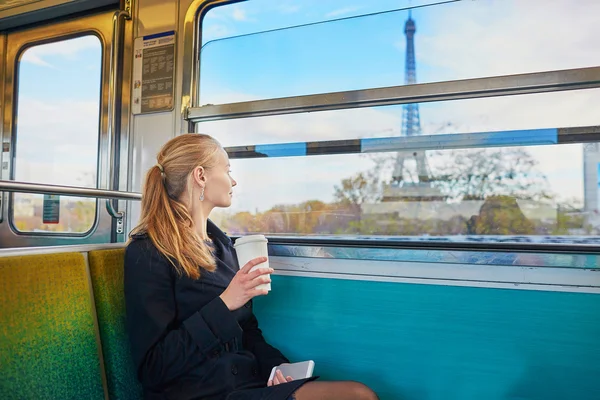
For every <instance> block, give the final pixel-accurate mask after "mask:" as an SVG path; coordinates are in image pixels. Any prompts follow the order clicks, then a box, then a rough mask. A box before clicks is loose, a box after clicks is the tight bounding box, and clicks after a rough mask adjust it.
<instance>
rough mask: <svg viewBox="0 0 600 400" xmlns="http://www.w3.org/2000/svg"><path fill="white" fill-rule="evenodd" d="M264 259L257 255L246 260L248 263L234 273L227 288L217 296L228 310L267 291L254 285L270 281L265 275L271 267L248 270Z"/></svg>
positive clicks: (265, 258)
mask: <svg viewBox="0 0 600 400" xmlns="http://www.w3.org/2000/svg"><path fill="white" fill-rule="evenodd" d="M265 261H267V257H258V258H255V259H253V260H250V261H248V263H247V264H246V265H244V267H243V268H242V269H240V270H239V271H238V272H237V273H236V274H235V276H234V277H233V279H232V280H231V282H230V283H229V286H227V289H225V291H224V292H223V293H221V295H220V296H219V297H220V298H221V300H223V303H225V305H226V306H227V308H228V309H229V310H230V311H234V310H237V309H238V308H241V307H242V306H243V305H244V304H246V303H247V302H248V301H250V300H251V299H252V298H253V297H256V296H261V295H265V294H267V293H269V291H268V290H267V289H256V287H257V286H258V285H262V284H264V283H269V282H271V278H270V277H268V276H266V275H268V274H271V273H273V269H272V268H257V269H256V270H254V271H252V272H250V270H251V269H252V267H254V266H256V265H258V264H261V263H264V262H265Z"/></svg>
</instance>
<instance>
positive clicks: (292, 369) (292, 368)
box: [269, 360, 315, 380]
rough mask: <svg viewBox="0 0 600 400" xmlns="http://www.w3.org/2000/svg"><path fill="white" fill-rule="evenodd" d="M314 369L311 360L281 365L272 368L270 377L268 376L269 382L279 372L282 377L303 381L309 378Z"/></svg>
mask: <svg viewBox="0 0 600 400" xmlns="http://www.w3.org/2000/svg"><path fill="white" fill-rule="evenodd" d="M314 369H315V362H314V361H313V360H308V361H302V362H297V363H292V364H289V363H283V364H281V365H278V366H277V367H273V369H272V370H271V376H269V380H272V379H273V378H274V377H275V372H276V371H277V370H280V371H281V373H282V374H283V376H284V377H286V378H287V377H288V376H291V377H292V378H293V379H294V380H296V379H304V378H310V377H311V376H312V374H313V370H314Z"/></svg>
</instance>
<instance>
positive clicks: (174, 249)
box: [130, 133, 221, 279]
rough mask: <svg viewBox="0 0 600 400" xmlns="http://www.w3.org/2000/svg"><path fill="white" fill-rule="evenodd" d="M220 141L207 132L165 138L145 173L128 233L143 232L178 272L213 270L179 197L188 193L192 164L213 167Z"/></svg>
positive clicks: (208, 253)
mask: <svg viewBox="0 0 600 400" xmlns="http://www.w3.org/2000/svg"><path fill="white" fill-rule="evenodd" d="M220 149H221V145H220V144H219V142H217V141H216V140H215V139H213V138H212V137H210V136H208V135H203V134H196V133H187V134H184V135H181V136H177V137H175V138H173V139H171V140H169V141H168V142H167V143H165V145H164V146H163V147H162V149H161V150H160V152H159V153H158V155H157V157H156V158H157V161H158V164H157V165H154V166H153V167H152V168H150V170H149V171H148V173H147V174H146V180H145V183H144V188H143V192H142V210H141V217H140V222H139V224H138V225H137V226H136V227H135V228H134V229H133V230H132V231H131V234H130V237H131V236H133V235H136V234H141V233H145V234H147V235H148V237H149V238H150V240H151V241H152V243H153V244H154V246H155V247H156V248H157V249H158V251H159V252H160V253H161V254H162V255H164V256H165V257H166V258H167V259H168V260H169V261H170V262H171V264H173V267H174V268H175V270H176V271H177V272H178V273H179V274H180V275H181V274H185V275H187V276H188V277H190V278H192V279H198V278H199V277H200V271H201V269H205V270H207V271H211V272H212V271H214V270H215V269H216V262H215V258H214V256H213V254H212V252H211V250H210V248H209V247H208V245H207V244H206V243H204V241H203V240H201V239H200V238H199V237H198V235H197V234H196V232H195V229H194V222H193V220H192V217H191V215H190V212H189V210H188V208H187V206H186V205H185V204H184V203H183V202H182V201H181V197H182V195H183V194H184V193H185V192H186V190H187V192H188V193H189V195H190V201H191V190H189V189H191V188H189V187H188V186H189V185H190V182H191V180H190V174H191V172H192V171H193V170H194V168H196V167H199V166H202V167H203V168H204V169H210V168H212V167H214V165H215V163H216V157H215V155H216V154H217V153H218V151H219V150H220Z"/></svg>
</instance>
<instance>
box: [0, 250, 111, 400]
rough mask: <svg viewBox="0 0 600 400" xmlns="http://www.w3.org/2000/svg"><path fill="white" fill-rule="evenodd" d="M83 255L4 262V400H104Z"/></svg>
mask: <svg viewBox="0 0 600 400" xmlns="http://www.w3.org/2000/svg"><path fill="white" fill-rule="evenodd" d="M100 368H101V367H100V359H99V356H98V342H97V336H96V328H95V324H94V314H93V307H92V298H91V293H90V286H89V278H88V274H87V270H86V264H85V259H84V257H83V255H82V254H81V253H61V254H44V255H27V256H11V257H0V370H1V371H2V373H0V398H2V399H4V400H6V399H99V400H100V399H103V398H104V390H103V387H102V379H101V369H100Z"/></svg>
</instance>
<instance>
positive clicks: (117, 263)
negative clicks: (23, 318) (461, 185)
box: [89, 249, 142, 400]
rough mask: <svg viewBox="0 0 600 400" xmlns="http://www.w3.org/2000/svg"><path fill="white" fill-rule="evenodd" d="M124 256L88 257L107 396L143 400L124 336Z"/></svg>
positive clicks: (112, 253)
mask: <svg viewBox="0 0 600 400" xmlns="http://www.w3.org/2000/svg"><path fill="white" fill-rule="evenodd" d="M124 256H125V249H116V250H99V251H91V252H90V253H89V262H90V271H91V275H92V284H93V287H94V297H95V300H96V312H97V314H98V324H99V326H100V337H101V341H102V353H103V355H104V364H105V369H106V376H107V381H108V393H109V397H110V398H111V399H119V400H129V399H141V398H142V390H141V386H140V384H139V382H138V381H137V378H136V374H135V366H134V364H133V361H132V359H131V356H130V350H129V340H128V338H127V334H126V332H125V298H124V296H123V264H124Z"/></svg>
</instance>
